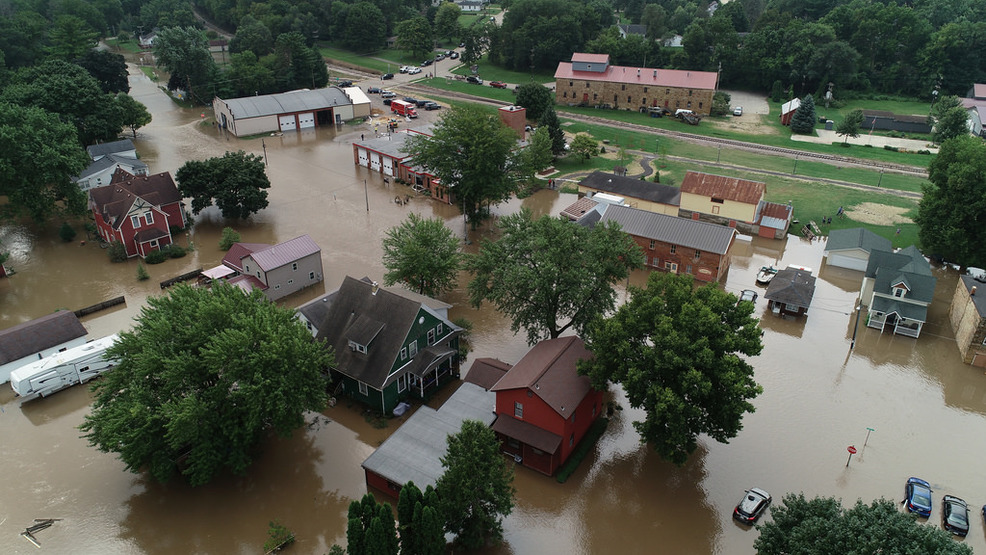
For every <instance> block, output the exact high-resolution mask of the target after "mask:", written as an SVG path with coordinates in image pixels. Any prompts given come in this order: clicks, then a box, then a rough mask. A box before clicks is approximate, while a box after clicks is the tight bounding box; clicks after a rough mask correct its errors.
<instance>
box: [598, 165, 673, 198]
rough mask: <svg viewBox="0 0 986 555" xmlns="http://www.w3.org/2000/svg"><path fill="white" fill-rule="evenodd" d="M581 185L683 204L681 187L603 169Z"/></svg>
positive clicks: (614, 192)
mask: <svg viewBox="0 0 986 555" xmlns="http://www.w3.org/2000/svg"><path fill="white" fill-rule="evenodd" d="M579 185H583V186H585V187H591V188H593V189H598V190H600V191H605V192H607V193H612V194H615V195H619V196H621V197H630V198H635V199H641V200H648V201H651V202H659V203H661V204H669V205H671V206H679V205H681V189H679V188H677V187H671V186H670V185H661V184H660V183H651V182H649V181H644V180H642V179H637V178H635V177H624V176H619V175H614V174H610V173H603V172H601V171H594V172H592V173H590V174H589V175H587V176H586V177H585V179H583V180H582V181H581V182H580V183H579Z"/></svg>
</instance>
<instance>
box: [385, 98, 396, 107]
mask: <svg viewBox="0 0 986 555" xmlns="http://www.w3.org/2000/svg"><path fill="white" fill-rule="evenodd" d="M393 101H394V99H393V98H385V99H383V105H384V106H390V104H391V103H392V102H393Z"/></svg>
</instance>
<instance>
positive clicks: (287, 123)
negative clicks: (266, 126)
mask: <svg viewBox="0 0 986 555" xmlns="http://www.w3.org/2000/svg"><path fill="white" fill-rule="evenodd" d="M277 122H278V123H279V124H280V125H281V131H294V130H295V129H297V125H296V123H295V121H294V116H281V117H279V118H277Z"/></svg>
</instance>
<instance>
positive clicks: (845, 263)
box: [829, 253, 866, 272]
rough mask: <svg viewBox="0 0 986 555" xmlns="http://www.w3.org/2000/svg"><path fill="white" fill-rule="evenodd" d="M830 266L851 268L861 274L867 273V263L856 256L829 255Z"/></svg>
mask: <svg viewBox="0 0 986 555" xmlns="http://www.w3.org/2000/svg"><path fill="white" fill-rule="evenodd" d="M829 265H831V266H838V267H840V268H849V269H850V270H859V271H860V272H865V271H866V261H865V260H863V259H860V258H856V257H854V256H846V255H844V254H836V253H830V254H829Z"/></svg>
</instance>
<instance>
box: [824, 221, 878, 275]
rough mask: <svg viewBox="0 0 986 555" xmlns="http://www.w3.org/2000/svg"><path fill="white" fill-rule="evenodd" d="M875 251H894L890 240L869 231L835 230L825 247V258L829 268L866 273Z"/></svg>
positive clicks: (854, 228) (858, 229)
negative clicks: (835, 267) (872, 253)
mask: <svg viewBox="0 0 986 555" xmlns="http://www.w3.org/2000/svg"><path fill="white" fill-rule="evenodd" d="M874 249H879V250H885V251H892V250H893V249H892V247H891V244H890V240H889V239H887V238H885V237H880V236H879V235H877V234H875V233H873V232H872V231H869V230H867V229H863V228H861V227H853V228H849V229H833V230H832V232H831V233H829V239H828V243H826V245H825V256H826V257H827V258H828V265H829V266H837V267H839V268H848V269H850V270H857V271H860V272H865V271H866V266H867V265H868V264H869V261H870V253H871V252H873V250H874Z"/></svg>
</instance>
